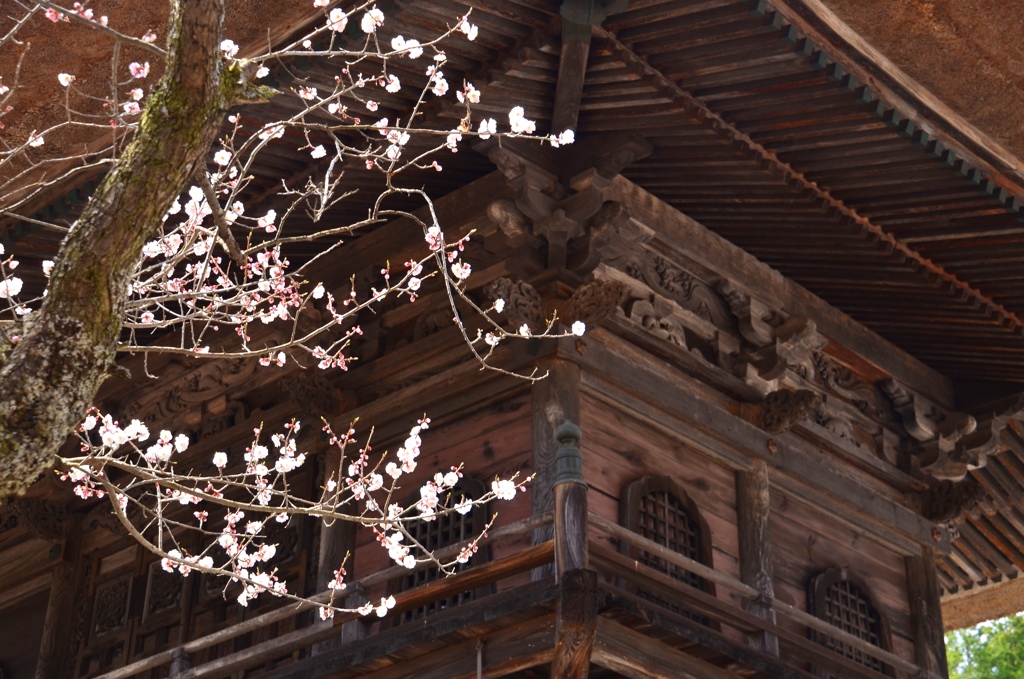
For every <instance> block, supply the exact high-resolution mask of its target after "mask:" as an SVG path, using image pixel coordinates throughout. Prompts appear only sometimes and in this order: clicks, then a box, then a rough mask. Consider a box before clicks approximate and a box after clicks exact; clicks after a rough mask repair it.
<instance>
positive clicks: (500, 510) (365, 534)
mask: <svg viewBox="0 0 1024 679" xmlns="http://www.w3.org/2000/svg"><path fill="white" fill-rule="evenodd" d="M412 424H414V423H413V422H410V426H412ZM530 436H531V431H530V397H529V394H523V395H520V396H518V397H515V398H512V399H509V400H507V401H504V402H502V403H500V404H497V405H495V406H492V407H490V408H486V409H484V410H481V411H479V412H477V413H474V414H472V415H469V416H467V417H465V418H462V419H460V420H457V421H455V422H452V423H450V424H445V425H443V426H438V427H434V428H431V429H428V430H427V431H426V432H424V433H423V436H422V438H423V446H422V453H421V454H420V457H419V459H418V462H419V465H418V467H417V469H416V472H415V473H413V474H411V475H408V476H403V477H402V490H401V491H400V492H399V493H397V495H396V498H397V499H398V500H399V501H403V502H404V501H405V499H406V497H408V495H409V494H411V493H416V492H417V490H418V489H419V487H420V485H421V484H422V483H423V482H424V481H426V480H427V479H429V478H430V477H431V476H433V475H434V473H435V472H438V471H442V472H443V471H446V470H448V469H449V468H450V467H451V466H452V465H453V464H457V463H459V462H462V463H463V465H464V467H463V472H464V473H465V474H467V475H469V476H472V477H474V478H476V479H477V480H479V481H481V482H482V483H484V484H485V485H486V486H487V487H490V483H491V481H492V480H493V479H494V477H495V476H496V475H498V476H501V477H502V478H508V477H510V476H511V475H512V474H513V473H515V472H516V471H519V473H520V477H521V478H527V477H529V476H530V475H531V474H532V473H533V470H532V469H531V467H530V446H531V438H530ZM401 443H402V442H401V441H400V440H399V441H392V442H386V443H385V442H378V445H376V446H374V447H375V449H376V450H378V451H383V450H388V451H391V452H392V453H393V451H395V450H396V449H397V448H398V446H400V445H401ZM527 488H529V486H527ZM529 492H530V491H529V490H527V492H526V493H520V494H518V495H517V496H516V498H515V500H513V501H511V502H501V501H499V502H496V503H493V504H492V511H494V512H496V513H497V515H498V518H497V521H496V522H495V525H496V526H499V525H504V524H507V523H512V522H514V521H518V520H519V519H523V518H526V517H527V516H529V514H530V497H529ZM529 545H530V538H529V536H523V537H520V538H515V539H510V540H501V541H499V542H498V543H497V544H494V545H492V547H491V549H492V551H491V554H492V557H494V558H500V557H501V556H503V555H506V554H509V553H512V552H516V551H519V550H521V549H523V548H524V547H528V546H529ZM355 557H356V567H355V573H351V572H350V577H357V578H358V577H360V576H361V575H365V574H368V573H372V572H375V571H378V570H382V569H383V568H386V567H388V566H390V565H392V563H391V562H390V561H389V559H388V556H387V552H385V551H384V550H383V549H381V548H380V547H379V546H377V543H376V540H375V539H374V536H373V533H372V532H371V531H369V530H366V529H360V531H359V533H358V537H357V547H356V555H355ZM527 579H528V578H527Z"/></svg>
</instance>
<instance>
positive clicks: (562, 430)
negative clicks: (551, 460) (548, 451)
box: [554, 420, 587, 486]
mask: <svg viewBox="0 0 1024 679" xmlns="http://www.w3.org/2000/svg"><path fill="white" fill-rule="evenodd" d="M582 436H583V432H582V431H581V430H580V428H579V427H577V426H576V425H575V424H573V423H572V422H570V421H568V420H566V421H565V422H563V423H562V424H560V425H558V428H556V429H555V440H556V441H558V443H559V444H560V445H559V448H558V452H556V453H555V482H554V485H556V486H557V485H559V484H562V483H580V484H583V485H584V486H585V485H587V484H586V482H585V481H584V480H583V453H582V452H581V451H580V438H582Z"/></svg>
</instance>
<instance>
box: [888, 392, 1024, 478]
mask: <svg viewBox="0 0 1024 679" xmlns="http://www.w3.org/2000/svg"><path fill="white" fill-rule="evenodd" d="M880 386H881V388H882V390H883V391H884V392H885V393H886V394H887V395H888V396H889V399H890V400H891V401H892V404H893V408H894V409H895V410H896V412H897V413H899V415H900V417H901V418H902V421H903V426H904V428H905V429H906V431H907V433H908V434H909V435H910V436H911V437H912V438H913V439H914V440H916V441H918V442H919V443H920V446H919V451H918V452H917V453H916V458H917V464H918V467H919V468H920V469H921V471H923V472H925V473H926V474H928V475H930V476H931V477H932V478H935V479H940V480H948V481H959V480H961V479H963V478H964V476H966V475H967V472H968V471H970V470H971V469H977V468H979V467H983V466H985V463H986V461H987V458H988V456H989V455H994V454H995V453H997V452H999V451H1000V450H1001V449H1002V446H1003V444H1002V437H1003V434H1004V432H1005V431H1006V428H1007V426H1008V424H1009V422H1010V420H1013V419H1015V418H1017V417H1019V416H1020V415H1021V414H1022V413H1024V396H1017V397H1012V398H1009V399H1006V400H1005V401H1003V402H1002V403H1001V404H1000V405H999V406H998V407H997V408H996V409H994V410H993V411H989V412H988V413H986V414H985V415H983V416H980V418H975V417H974V416H972V415H969V414H967V413H960V412H946V413H944V412H942V411H941V410H940V409H938V408H937V407H936V406H934V405H933V404H931V403H930V402H929V401H927V400H926V399H924V398H923V397H921V396H920V395H918V394H915V393H914V392H913V391H911V390H910V389H908V388H906V387H905V386H904V385H902V384H900V383H898V382H896V381H895V380H885V381H884V382H882V383H881V384H880Z"/></svg>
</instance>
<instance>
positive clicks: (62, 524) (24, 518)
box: [11, 498, 71, 541]
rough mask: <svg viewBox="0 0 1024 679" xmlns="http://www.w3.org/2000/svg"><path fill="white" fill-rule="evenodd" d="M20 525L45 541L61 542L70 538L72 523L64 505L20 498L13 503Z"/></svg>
mask: <svg viewBox="0 0 1024 679" xmlns="http://www.w3.org/2000/svg"><path fill="white" fill-rule="evenodd" d="M11 507H12V508H13V509H14V513H15V514H17V515H18V520H19V523H20V524H21V525H22V526H25V527H26V528H28V529H29V530H30V531H32V532H33V533H34V534H35V535H36V537H39V538H42V539H43V540H53V541H59V540H63V539H64V538H66V537H67V536H68V531H69V530H70V529H71V521H70V520H69V518H68V515H67V510H65V509H64V506H63V505H59V504H57V503H56V502H49V501H47V500H37V499H32V498H19V499H17V500H14V501H13V502H11Z"/></svg>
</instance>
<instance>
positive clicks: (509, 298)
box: [484, 278, 545, 330]
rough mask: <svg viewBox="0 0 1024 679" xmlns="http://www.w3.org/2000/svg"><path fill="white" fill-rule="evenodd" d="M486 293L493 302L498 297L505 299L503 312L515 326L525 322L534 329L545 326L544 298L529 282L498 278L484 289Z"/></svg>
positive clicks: (517, 326)
mask: <svg viewBox="0 0 1024 679" xmlns="http://www.w3.org/2000/svg"><path fill="white" fill-rule="evenodd" d="M484 294H485V295H486V296H487V299H488V301H489V302H492V303H493V302H494V301H495V300H497V299H503V300H505V310H504V311H503V312H502V313H503V314H504V315H505V318H506V319H508V322H509V323H510V324H511V325H512V327H513V328H519V327H520V326H522V325H524V324H525V325H527V326H528V327H530V328H532V329H534V330H539V329H541V328H543V327H544V322H545V318H544V300H543V299H541V296H540V293H538V292H537V290H536V289H535V288H534V287H533V286H532V285H530V284H529V283H526V282H524V281H517V282H515V283H513V282H512V281H511V280H510V279H508V278H498V279H496V280H495V281H494V282H492V283H491V284H490V285H488V286H487V287H486V288H485V289H484Z"/></svg>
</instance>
